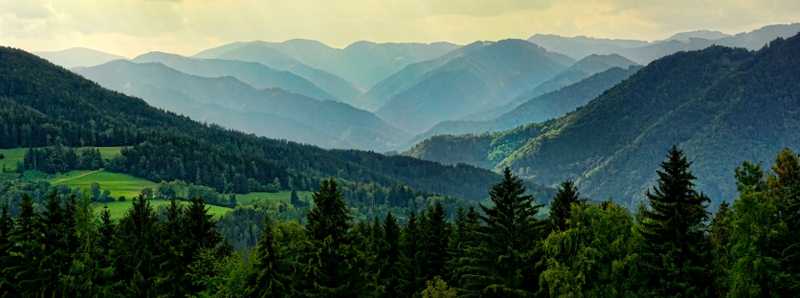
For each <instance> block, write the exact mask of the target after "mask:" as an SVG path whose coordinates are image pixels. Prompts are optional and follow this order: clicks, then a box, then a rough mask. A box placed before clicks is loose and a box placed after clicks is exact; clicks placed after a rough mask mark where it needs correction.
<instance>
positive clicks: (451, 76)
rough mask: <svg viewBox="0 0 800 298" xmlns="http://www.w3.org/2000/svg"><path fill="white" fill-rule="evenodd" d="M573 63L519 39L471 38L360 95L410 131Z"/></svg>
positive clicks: (493, 100)
mask: <svg viewBox="0 0 800 298" xmlns="http://www.w3.org/2000/svg"><path fill="white" fill-rule="evenodd" d="M573 62H574V61H573V60H572V59H570V58H569V57H566V56H563V55H561V54H557V53H552V52H548V51H546V50H545V49H543V48H541V47H538V46H536V45H534V44H532V43H529V42H526V41H524V40H513V39H509V40H502V41H498V42H477V43H473V44H470V45H467V46H465V47H463V48H461V49H458V50H456V51H453V52H450V53H448V54H447V55H445V56H442V57H440V58H438V59H434V60H430V61H426V62H421V63H418V64H412V65H409V66H407V67H406V68H404V69H403V70H401V71H399V72H397V73H396V74H394V75H392V76H391V77H389V78H387V79H386V80H384V81H382V82H380V83H378V85H376V86H375V87H374V88H373V89H371V90H370V91H369V93H368V94H367V95H366V96H368V97H369V98H370V100H372V101H375V102H385V104H384V105H383V106H382V107H381V108H380V109H378V110H377V114H378V116H380V117H381V118H383V119H385V120H387V121H388V122H389V123H392V124H394V125H395V126H397V127H399V128H401V129H404V130H406V131H409V132H412V133H420V132H423V131H425V130H427V129H429V128H430V127H432V126H433V125H435V124H436V123H437V122H440V121H444V120H454V119H459V118H461V117H464V116H467V115H469V114H472V113H475V112H478V111H480V110H484V109H488V108H492V107H497V106H502V105H504V104H506V103H508V102H509V101H510V100H511V99H513V98H514V97H515V96H517V95H519V94H520V93H522V92H524V91H526V90H528V89H530V88H533V87H534V86H536V85H538V84H540V83H542V82H544V81H545V80H548V79H550V78H552V77H553V76H555V75H556V74H558V73H559V72H561V71H563V70H565V69H566V68H568V67H569V66H570V65H571V64H572V63H573Z"/></svg>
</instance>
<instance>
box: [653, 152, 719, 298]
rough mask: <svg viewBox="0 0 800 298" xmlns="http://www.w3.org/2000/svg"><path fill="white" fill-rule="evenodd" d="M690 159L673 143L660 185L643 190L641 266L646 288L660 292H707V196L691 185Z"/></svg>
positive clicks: (655, 292)
mask: <svg viewBox="0 0 800 298" xmlns="http://www.w3.org/2000/svg"><path fill="white" fill-rule="evenodd" d="M690 165H691V163H690V162H689V161H688V160H687V159H686V156H685V155H684V154H683V152H682V151H680V150H678V148H677V147H675V146H673V147H672V148H671V149H670V150H669V153H668V154H667V160H666V161H664V162H663V163H662V164H661V170H659V171H658V177H659V179H658V185H656V186H655V187H654V188H653V190H652V191H648V192H647V194H646V196H647V199H648V202H649V208H648V209H647V210H645V211H644V214H643V221H642V222H641V234H642V236H643V237H644V243H643V251H642V255H643V264H642V265H643V271H644V272H645V274H646V275H647V276H646V281H645V282H646V284H647V286H648V289H650V290H652V291H653V292H652V294H654V295H659V296H688V297H697V296H707V295H709V294H710V293H709V283H708V282H707V281H708V280H710V270H708V265H709V262H708V260H707V251H708V244H707V240H706V239H705V231H706V226H705V220H706V219H707V217H708V213H707V212H706V209H705V208H706V206H705V204H706V203H707V202H708V201H709V199H708V198H707V197H705V196H704V195H702V194H698V193H697V192H696V191H695V190H694V182H693V181H694V180H695V177H694V175H692V173H691V171H690V169H689V167H690Z"/></svg>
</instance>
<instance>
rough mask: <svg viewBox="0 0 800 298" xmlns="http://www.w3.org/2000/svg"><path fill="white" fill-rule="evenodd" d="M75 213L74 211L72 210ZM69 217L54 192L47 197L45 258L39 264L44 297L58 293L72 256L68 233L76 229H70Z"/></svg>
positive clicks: (41, 289) (43, 246)
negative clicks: (68, 224) (60, 278)
mask: <svg viewBox="0 0 800 298" xmlns="http://www.w3.org/2000/svg"><path fill="white" fill-rule="evenodd" d="M72 211H73V213H74V210H72ZM71 215H72V214H70V215H67V214H66V212H65V210H64V208H63V207H62V206H61V199H60V198H59V197H58V194H57V193H56V192H55V191H53V192H50V193H49V194H48V196H47V206H46V209H45V211H44V214H43V216H42V224H43V225H44V227H47V228H46V229H45V230H44V238H43V241H42V251H43V252H44V254H43V258H42V260H41V262H40V264H39V276H40V277H41V278H42V279H43V282H44V284H43V287H42V288H40V289H39V290H40V291H41V293H42V295H44V296H54V295H56V293H58V290H59V289H58V288H57V287H58V284H59V276H60V275H61V274H62V273H64V272H65V271H66V270H67V268H68V267H67V266H69V264H70V260H71V257H72V256H71V254H70V251H69V247H68V246H69V243H68V241H69V240H68V237H67V233H68V232H71V229H72V228H74V224H73V225H72V227H68V226H67V224H66V222H67V218H68V217H71ZM73 223H74V221H73Z"/></svg>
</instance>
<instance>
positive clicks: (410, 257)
mask: <svg viewBox="0 0 800 298" xmlns="http://www.w3.org/2000/svg"><path fill="white" fill-rule="evenodd" d="M421 242H422V236H421V235H420V230H419V226H418V223H417V214H416V213H415V212H414V211H413V210H412V211H411V214H409V216H408V222H407V223H406V226H405V227H404V229H403V232H402V234H401V238H400V287H399V288H400V291H401V293H400V297H411V296H412V295H414V294H415V293H417V292H419V291H420V290H422V289H423V288H425V280H424V278H423V274H422V272H423V269H422V266H423V264H422V260H421V256H422V253H421V250H422V248H421V246H422V243H421Z"/></svg>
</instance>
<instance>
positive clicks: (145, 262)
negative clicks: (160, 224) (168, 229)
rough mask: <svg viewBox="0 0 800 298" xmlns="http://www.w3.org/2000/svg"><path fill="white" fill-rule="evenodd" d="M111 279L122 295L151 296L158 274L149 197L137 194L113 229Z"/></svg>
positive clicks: (154, 228) (153, 215)
mask: <svg viewBox="0 0 800 298" xmlns="http://www.w3.org/2000/svg"><path fill="white" fill-rule="evenodd" d="M116 234H117V236H116V237H115V245H114V252H115V255H116V258H115V264H114V274H115V276H114V279H115V280H116V281H118V282H120V283H121V284H122V285H121V286H122V289H121V290H122V291H124V293H125V295H130V296H135V297H153V296H155V295H156V293H157V288H156V277H157V275H158V262H157V261H158V260H157V253H158V245H157V235H158V232H157V218H156V216H155V214H154V213H153V209H152V207H151V206H150V202H149V200H148V199H147V198H146V197H145V196H144V195H139V196H138V197H137V198H136V199H134V200H133V205H132V206H131V208H130V209H128V212H127V214H126V215H125V216H124V217H123V218H122V219H120V221H119V224H118V228H117V231H116Z"/></svg>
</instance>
